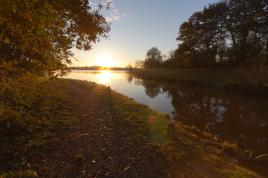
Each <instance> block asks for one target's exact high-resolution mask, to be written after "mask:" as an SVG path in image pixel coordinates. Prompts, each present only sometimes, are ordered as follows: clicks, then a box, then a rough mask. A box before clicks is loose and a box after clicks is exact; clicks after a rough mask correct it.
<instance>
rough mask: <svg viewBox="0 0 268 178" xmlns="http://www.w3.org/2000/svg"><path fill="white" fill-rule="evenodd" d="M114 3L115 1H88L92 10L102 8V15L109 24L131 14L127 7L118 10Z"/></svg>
mask: <svg viewBox="0 0 268 178" xmlns="http://www.w3.org/2000/svg"><path fill="white" fill-rule="evenodd" d="M129 1H130V0H129ZM115 2H116V0H89V3H90V6H91V7H92V9H93V10H99V8H100V6H101V7H102V13H103V15H104V17H105V18H106V21H107V22H109V23H112V22H114V21H119V20H121V19H122V18H125V17H127V16H128V15H129V14H131V13H132V11H131V10H130V8H129V7H127V8H125V9H122V10H119V9H118V8H117V7H116V5H115V4H116V3H115Z"/></svg>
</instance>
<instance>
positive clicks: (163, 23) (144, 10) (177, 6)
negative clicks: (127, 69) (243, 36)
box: [73, 0, 218, 67]
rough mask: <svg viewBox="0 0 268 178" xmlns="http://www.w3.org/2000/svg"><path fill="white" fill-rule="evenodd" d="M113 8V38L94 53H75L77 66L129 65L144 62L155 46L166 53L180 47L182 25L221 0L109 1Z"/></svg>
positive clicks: (108, 17) (94, 50) (98, 47)
mask: <svg viewBox="0 0 268 178" xmlns="http://www.w3.org/2000/svg"><path fill="white" fill-rule="evenodd" d="M106 1H111V2H112V6H111V8H110V10H109V14H108V15H106V16H107V19H108V20H109V21H111V22H112V25H111V31H110V33H109V39H101V41H100V42H98V43H97V44H95V45H94V46H93V49H92V50H90V51H86V52H85V51H78V50H73V52H74V54H75V56H74V57H75V58H76V60H73V66H91V65H104V66H121V67H122V66H126V65H128V64H130V63H132V64H133V63H134V61H135V60H143V59H144V57H145V53H146V51H147V50H148V49H150V48H151V47H153V46H156V47H158V48H159V49H160V50H161V51H162V53H163V54H166V53H167V52H168V51H170V50H172V49H175V48H176V46H177V41H176V37H177V33H178V31H179V27H180V25H181V24H182V23H183V22H184V21H185V20H187V19H188V18H189V17H190V16H191V15H192V14H193V13H194V12H195V11H198V10H201V9H202V8H203V7H204V6H206V5H208V4H209V3H213V2H217V1H218V0H106Z"/></svg>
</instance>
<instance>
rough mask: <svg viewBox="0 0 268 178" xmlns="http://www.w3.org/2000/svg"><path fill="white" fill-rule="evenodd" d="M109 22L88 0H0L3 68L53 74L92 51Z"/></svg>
mask: <svg viewBox="0 0 268 178" xmlns="http://www.w3.org/2000/svg"><path fill="white" fill-rule="evenodd" d="M108 31H109V25H108V24H107V22H106V20H105V18H104V17H103V16H102V15H101V14H100V10H99V9H98V10H93V9H92V8H91V7H90V4H89V1H87V0H12V1H6V0H0V51H1V53H0V69H1V70H5V67H6V66H9V68H10V69H12V70H16V71H17V70H20V71H29V72H33V73H37V74H44V73H49V74H51V75H53V74H55V72H56V71H57V73H58V72H59V71H60V73H62V72H64V71H65V69H66V66H67V65H68V64H70V63H71V60H70V56H72V53H71V49H72V48H73V47H76V48H78V49H83V50H89V49H91V45H92V43H95V42H96V41H97V40H98V39H99V38H100V37H105V36H106V34H107V32H108Z"/></svg>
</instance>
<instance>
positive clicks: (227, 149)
mask: <svg viewBox="0 0 268 178" xmlns="http://www.w3.org/2000/svg"><path fill="white" fill-rule="evenodd" d="M221 146H222V149H223V152H224V153H226V154H227V155H230V156H235V155H236V154H237V153H238V146H237V145H236V144H235V143H230V142H228V141H224V142H223V143H221Z"/></svg>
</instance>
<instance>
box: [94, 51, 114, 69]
mask: <svg viewBox="0 0 268 178" xmlns="http://www.w3.org/2000/svg"><path fill="white" fill-rule="evenodd" d="M96 65H97V66H102V67H113V66H115V62H114V59H113V57H112V55H110V54H109V53H102V54H100V55H99V56H97V58H96Z"/></svg>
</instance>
